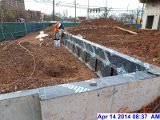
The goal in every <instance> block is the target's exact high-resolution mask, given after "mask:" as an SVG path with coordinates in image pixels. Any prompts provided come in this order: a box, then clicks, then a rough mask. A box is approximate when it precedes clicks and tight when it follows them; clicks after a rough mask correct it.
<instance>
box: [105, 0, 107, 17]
mask: <svg viewBox="0 0 160 120" xmlns="http://www.w3.org/2000/svg"><path fill="white" fill-rule="evenodd" d="M107 12H108V10H107V0H106V7H105V18H107V14H108V13H107Z"/></svg>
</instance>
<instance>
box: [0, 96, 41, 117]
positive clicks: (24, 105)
mask: <svg viewBox="0 0 160 120" xmlns="http://www.w3.org/2000/svg"><path fill="white" fill-rule="evenodd" d="M0 119H1V120H41V119H42V118H41V109H40V101H39V96H38V94H37V95H31V96H25V97H22V96H21V97H18V98H11V99H7V100H2V101H0Z"/></svg>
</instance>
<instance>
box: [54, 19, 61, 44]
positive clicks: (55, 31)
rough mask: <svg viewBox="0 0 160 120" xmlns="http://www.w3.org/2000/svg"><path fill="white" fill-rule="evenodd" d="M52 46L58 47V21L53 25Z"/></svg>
mask: <svg viewBox="0 0 160 120" xmlns="http://www.w3.org/2000/svg"><path fill="white" fill-rule="evenodd" d="M54 46H55V47H57V46H60V39H59V24H58V21H57V22H56V24H55V25H54Z"/></svg>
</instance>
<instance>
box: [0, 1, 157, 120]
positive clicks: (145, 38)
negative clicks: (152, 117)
mask: <svg viewBox="0 0 160 120" xmlns="http://www.w3.org/2000/svg"><path fill="white" fill-rule="evenodd" d="M142 2H145V1H142ZM7 24H8V23H7ZM22 24H23V23H22ZM22 24H21V23H20V24H19V26H20V25H22ZM54 24H55V23H53V24H48V25H46V26H45V27H44V25H43V26H42V27H41V28H39V29H36V30H34V31H30V32H28V31H27V30H26V32H25V33H27V34H26V35H22V36H14V35H15V34H11V35H10V36H11V37H10V38H8V39H7V40H5V39H4V38H6V36H8V35H9V33H7V34H2V35H3V36H2V37H0V38H2V40H1V42H0V117H1V118H2V120H10V119H11V118H12V120H22V119H23V120H71V119H73V120H93V119H97V117H96V115H97V113H160V30H156V29H153V30H151V29H139V28H136V27H134V26H133V25H126V24H123V23H121V22H119V21H116V20H113V19H111V18H100V19H89V20H84V21H81V22H80V23H78V24H74V25H70V26H69V25H68V26H67V25H66V26H65V24H64V26H65V31H64V33H63V36H62V40H61V45H60V47H55V46H54V41H53V40H54V38H55V36H54V30H53V25H54ZM1 26H2V27H1V29H0V34H1V33H3V30H4V29H3V30H2V28H3V25H1ZM24 26H25V25H24ZM21 27H22V26H21ZM42 30H43V31H44V33H45V34H47V36H46V37H44V38H43V39H44V40H43V44H42V45H41V43H40V40H39V39H38V38H37V36H38V35H39V34H40V31H42ZM16 32H18V29H17V31H16ZM13 38H14V39H13Z"/></svg>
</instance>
